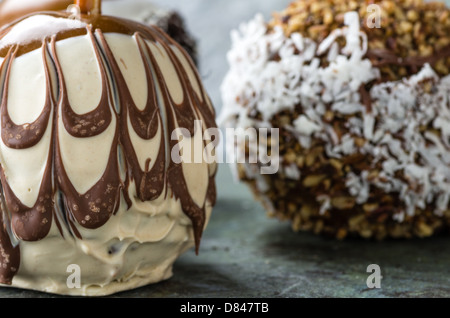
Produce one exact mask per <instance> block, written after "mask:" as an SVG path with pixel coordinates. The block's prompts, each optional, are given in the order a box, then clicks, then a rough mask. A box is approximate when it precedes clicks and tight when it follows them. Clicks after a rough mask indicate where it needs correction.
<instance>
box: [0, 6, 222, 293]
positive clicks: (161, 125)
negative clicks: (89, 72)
mask: <svg viewBox="0 0 450 318" xmlns="http://www.w3.org/2000/svg"><path fill="white" fill-rule="evenodd" d="M46 14H47V15H51V16H53V17H58V18H65V17H67V14H65V13H46ZM24 19H25V18H24ZM82 19H83V21H84V22H86V23H87V24H88V26H87V27H86V29H85V30H81V29H76V30H65V31H63V32H61V33H59V34H55V35H53V37H52V38H51V39H48V38H47V39H41V41H43V42H41V43H42V45H41V48H42V51H43V63H44V69H45V74H46V86H47V92H46V93H47V95H46V99H45V106H44V108H43V111H42V113H41V114H40V115H39V117H38V119H36V121H35V122H33V123H30V124H26V125H16V124H15V123H14V122H13V121H12V119H11V118H10V115H9V113H8V85H9V75H10V69H11V65H12V63H13V61H14V60H15V59H16V58H17V57H18V56H20V55H22V54H25V53H27V52H30V51H32V50H34V49H36V47H38V46H37V43H36V41H34V40H33V41H30V42H28V43H27V44H26V45H19V44H18V45H16V46H14V47H9V48H4V49H3V50H1V52H0V55H1V56H3V57H5V60H4V62H3V65H2V74H6V75H5V76H4V77H5V78H4V80H3V82H2V88H3V94H2V101H1V109H0V112H1V119H2V122H1V128H2V131H1V136H2V140H3V143H4V144H5V146H7V147H9V148H12V149H18V150H21V149H29V148H32V147H34V146H35V145H37V144H38V143H39V142H40V141H41V140H42V139H43V136H44V135H45V132H46V131H48V129H50V131H51V136H52V141H51V143H50V147H49V149H48V160H47V161H46V165H45V171H44V176H43V178H42V181H41V186H40V190H39V195H38V199H37V201H36V203H35V205H34V206H33V207H31V208H30V207H27V206H25V205H24V204H22V202H21V201H20V200H19V199H18V198H17V196H16V194H15V193H14V191H13V190H12V188H11V187H10V185H9V183H8V178H7V175H6V174H5V170H4V167H1V183H2V186H3V190H4V196H5V198H6V208H7V210H8V211H6V212H9V214H10V215H11V224H12V229H13V232H14V235H15V236H16V237H17V238H18V239H19V240H24V241H36V240H40V239H43V238H45V237H46V235H47V234H48V232H49V230H50V227H51V224H52V216H53V213H55V215H61V213H62V214H64V215H63V218H61V217H60V220H59V221H58V218H57V217H55V218H54V220H55V222H56V225H57V227H58V228H59V229H60V232H61V235H62V232H63V231H62V230H61V227H64V226H66V227H68V230H69V232H70V233H72V234H73V235H74V236H75V237H77V238H79V239H82V236H81V234H80V231H78V229H77V227H78V226H81V227H83V228H87V229H97V228H100V227H101V226H103V225H104V224H105V223H107V222H108V220H109V219H110V218H111V217H112V216H113V215H114V214H115V213H117V211H118V208H119V205H120V199H121V197H123V198H124V200H125V202H126V203H127V204H128V208H130V206H131V205H132V201H133V200H132V198H131V197H130V196H136V199H139V200H141V201H153V200H156V199H158V198H160V197H161V196H164V197H165V198H166V199H170V197H171V196H173V197H174V198H175V199H178V200H179V201H180V204H181V207H182V210H183V212H184V213H185V214H186V215H187V216H188V217H189V218H190V219H191V221H192V225H193V229H194V236H195V243H196V251H197V252H198V247H199V244H200V239H201V235H202V231H203V228H204V225H205V220H206V215H205V208H206V204H207V202H208V204H214V203H215V197H216V192H215V184H214V176H215V173H216V171H215V169H216V166H215V165H209V166H208V168H207V169H208V180H206V182H208V185H207V192H206V195H205V198H204V200H203V201H202V202H203V203H202V204H201V205H198V204H196V203H195V202H194V200H193V198H192V195H191V193H190V192H189V190H190V189H189V188H190V187H189V184H188V182H187V181H186V180H185V178H184V173H183V171H184V170H183V169H186V167H185V166H184V164H183V163H180V164H176V163H174V162H173V161H172V160H171V159H170V157H169V155H170V151H168V150H169V149H173V147H175V146H176V145H177V143H178V141H176V140H171V139H170V133H171V132H172V131H174V130H175V129H177V128H186V129H187V130H188V131H189V132H190V133H191V136H193V134H194V131H195V130H194V121H195V120H202V121H203V122H204V125H203V129H204V130H205V129H208V128H213V127H216V126H215V121H214V118H215V114H214V110H213V108H212V107H211V105H210V104H208V102H209V97H208V96H207V94H206V92H205V90H204V89H203V87H202V85H201V81H200V78H199V76H198V74H197V73H196V72H195V67H194V66H193V64H192V61H191V59H190V58H189V57H188V56H187V55H186V53H185V52H184V51H183V50H182V49H181V48H180V47H179V45H178V44H177V43H175V42H174V41H173V40H171V39H170V38H168V37H167V36H166V35H165V34H164V33H163V32H162V31H161V30H160V29H158V28H157V27H146V26H144V25H141V24H138V23H134V22H131V21H127V20H122V19H118V18H112V17H103V16H96V17H85V16H83V18H82ZM18 22H20V21H18ZM18 22H16V23H18ZM13 27H14V24H13V25H11V26H10V27H9V28H8V30H11V28H13ZM105 33H120V34H125V35H129V36H132V37H134V39H135V41H136V43H137V46H138V48H139V52H140V55H141V57H142V61H143V64H144V68H145V75H146V80H147V90H148V98H147V101H146V104H145V107H144V108H143V109H142V110H140V109H139V108H138V107H137V106H136V104H135V102H134V101H133V98H132V95H131V92H130V90H129V88H128V86H127V83H126V81H125V78H124V75H123V74H122V72H121V70H120V68H119V65H118V62H117V61H116V59H115V57H114V53H113V51H112V49H111V48H110V46H109V44H108V41H107V39H106V38H105V36H104V34H105ZM5 34H7V32H3V33H2V34H1V35H0V43H1V38H2V37H3V36H5ZM84 34H86V35H87V36H88V38H89V39H90V42H91V44H92V47H93V49H94V52H95V58H96V60H97V64H98V67H99V72H100V78H101V89H102V91H101V97H100V101H99V103H98V105H97V107H96V108H95V109H94V110H93V111H91V112H89V113H86V114H82V115H80V114H77V113H76V112H75V111H74V110H73V108H72V106H71V105H70V100H69V96H68V90H67V87H66V81H65V77H67V76H70V74H65V73H64V69H63V67H62V65H61V63H60V62H59V59H58V51H57V50H56V43H57V42H58V41H60V40H62V39H66V38H69V37H73V36H79V35H84ZM148 43H153V44H154V45H156V46H157V47H159V49H160V50H164V51H165V52H166V53H167V56H168V57H169V59H170V63H171V64H172V65H173V67H174V69H175V71H176V75H177V77H178V80H179V82H180V84H181V87H182V94H183V99H182V101H181V103H178V104H177V103H175V101H174V100H173V98H172V96H171V94H170V90H169V86H168V83H167V82H166V79H165V78H164V73H163V71H162V69H161V66H160V65H159V64H158V60H157V58H156V57H155V56H154V55H153V54H152V50H151V49H150V47H149V44H148ZM172 47H177V49H179V50H180V52H182V54H183V55H184V57H185V58H186V61H187V62H188V64H189V67H190V68H192V70H194V71H193V72H194V75H195V81H196V82H197V83H196V84H198V87H199V88H200V96H198V95H197V94H198V93H197V92H196V91H195V89H194V87H193V83H191V82H190V79H189V76H188V74H187V72H186V70H185V69H184V67H183V64H182V62H181V61H180V60H179V58H178V57H177V55H176V54H175V53H174V51H173V49H172ZM49 50H50V52H51V54H50V53H49ZM5 52H7V54H5ZM2 54H3V55H2ZM50 70H53V71H54V74H55V77H56V79H55V80H54V81H52V80H51V76H50V74H53V73H51V71H50ZM53 92H56V96H54V93H53ZM55 101H57V102H55ZM63 129H64V130H66V131H67V133H68V134H70V136H72V137H74V138H78V139H88V138H92V137H95V136H100V135H102V134H104V133H106V132H107V131H110V129H114V135H113V138H112V143H111V147H110V152H109V155H108V161H107V165H106V168H105V170H104V173H103V175H102V176H101V178H100V179H99V180H98V181H97V183H96V184H95V185H94V186H92V187H91V188H90V189H89V190H88V191H87V192H86V193H78V192H77V190H76V188H75V186H74V185H73V183H72V181H71V179H70V177H69V175H68V173H67V167H66V166H65V163H64V160H63V155H62V149H61V144H60V140H61V136H60V131H61V130H63ZM130 129H133V131H134V132H135V134H136V135H137V136H138V137H139V138H140V139H142V140H147V141H150V140H153V139H155V138H158V139H159V146H158V149H157V150H158V152H157V155H156V157H155V158H147V159H146V164H145V167H144V169H143V168H142V167H141V165H140V163H139V158H138V155H137V153H136V150H135V147H134V145H133V141H132V140H133V138H132V137H131V134H130ZM17 136H20V138H17ZM204 145H205V146H206V142H204ZM120 154H123V158H124V161H125V162H124V163H123V166H124V168H125V172H126V174H125V177H124V178H122V177H121V172H120V171H121V170H120V166H119V157H120ZM132 183H134V184H135V185H136V193H131V192H130V191H129V187H130V185H131V184H132ZM55 202H56V203H55ZM58 202H60V203H61V204H59V203H58ZM55 204H57V205H58V206H55ZM62 205H63V207H62ZM125 213H126V212H125ZM3 221H5V222H7V220H3ZM3 224H4V225H5V224H6V223H3ZM11 239H12V238H10V237H9V235H8V233H7V231H6V230H5V227H3V230H2V231H0V241H1V242H0V243H1V246H0V248H2V249H3V250H4V251H5V253H2V254H1V255H10V257H9V263H8V260H6V256H1V257H2V258H0V260H1V261H2V264H3V265H4V266H3V267H2V269H1V270H2V272H0V274H1V275H2V276H1V277H0V283H5V284H10V283H11V281H12V277H13V276H14V274H15V273H16V271H17V269H18V266H19V259H20V252H19V246H16V247H13V246H12V243H11V241H12V240H11ZM19 245H20V244H19ZM5 264H6V265H5Z"/></svg>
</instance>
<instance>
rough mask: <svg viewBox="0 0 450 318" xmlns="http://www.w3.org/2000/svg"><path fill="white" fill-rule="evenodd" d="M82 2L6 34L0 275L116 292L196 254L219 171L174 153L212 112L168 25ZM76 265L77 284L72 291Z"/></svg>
mask: <svg viewBox="0 0 450 318" xmlns="http://www.w3.org/2000/svg"><path fill="white" fill-rule="evenodd" d="M76 4H77V7H76V8H77V10H73V12H67V13H66V12H40V13H32V14H29V15H26V16H24V17H22V18H20V19H18V20H15V22H13V23H12V24H10V25H8V26H7V27H5V28H3V29H2V31H1V35H0V62H1V63H2V65H1V69H0V80H1V82H0V84H1V91H2V94H1V110H0V112H1V126H0V135H1V138H0V163H1V169H0V176H1V185H2V192H1V194H2V205H1V208H2V220H1V221H2V222H3V225H4V227H3V228H2V230H1V231H0V244H1V248H2V251H3V252H2V253H1V255H0V261H1V263H2V266H1V267H0V282H1V283H3V284H10V285H12V286H16V287H22V288H30V289H36V290H41V291H47V292H52V293H63V294H76V295H101V294H111V293H114V292H117V291H121V290H125V289H130V288H134V287H138V286H142V285H144V284H148V283H153V282H157V281H160V280H163V279H166V278H168V277H170V276H171V274H172V273H171V268H172V264H173V262H174V261H175V259H176V258H177V257H178V256H179V255H180V254H181V253H182V252H184V251H185V250H186V249H188V248H190V247H192V246H193V245H194V242H195V244H196V246H197V251H198V246H199V243H200V238H201V234H202V231H203V229H204V227H205V224H206V223H207V220H208V218H209V215H210V212H211V209H212V206H213V205H214V202H215V185H214V176H215V171H216V165H215V164H207V163H206V162H201V163H189V162H186V163H185V162H183V161H182V162H180V163H178V161H174V160H172V159H173V158H172V157H171V150H172V149H173V148H174V147H176V146H177V143H178V140H172V139H173V138H171V135H172V132H173V131H176V130H177V129H178V130H180V129H184V131H188V132H189V134H190V135H189V136H188V135H185V136H183V143H185V144H187V145H189V144H190V143H194V142H195V141H196V140H198V139H199V138H202V136H203V133H204V131H205V130H206V129H208V128H213V127H215V122H214V117H215V116H214V109H213V107H212V105H211V102H210V100H209V97H208V96H207V94H206V92H205V90H204V88H203V86H202V83H201V81H200V78H199V76H198V73H197V71H196V69H195V67H194V65H193V64H192V61H191V59H190V58H189V57H188V56H187V54H186V52H185V51H184V50H183V49H182V48H181V47H180V46H179V45H178V44H177V43H176V42H174V41H173V40H172V39H170V38H169V37H168V36H167V35H166V34H165V33H164V32H163V31H162V30H161V29H159V28H157V27H150V26H145V25H142V24H139V23H135V22H132V21H129V20H122V19H120V18H114V17H110V16H104V15H101V2H100V1H76ZM195 121H197V122H201V123H202V124H201V126H200V128H201V129H194V122H195ZM200 140H203V139H200ZM71 265H76V266H78V267H79V269H80V270H81V277H82V280H81V286H80V288H70V286H68V285H67V276H68V274H67V269H68V267H69V266H71Z"/></svg>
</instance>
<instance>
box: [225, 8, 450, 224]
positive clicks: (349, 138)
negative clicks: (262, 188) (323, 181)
mask: <svg viewBox="0 0 450 318" xmlns="http://www.w3.org/2000/svg"><path fill="white" fill-rule="evenodd" d="M345 24H346V26H345V27H343V28H341V29H336V30H334V31H333V32H332V33H331V34H330V35H329V36H328V37H327V38H326V39H325V40H324V41H323V42H321V43H320V44H319V45H318V44H316V43H315V42H314V41H312V40H311V39H309V38H306V37H303V36H302V35H300V34H298V33H294V34H292V35H291V36H290V37H289V38H288V37H286V36H285V35H284V34H283V31H282V30H281V29H278V28H275V30H274V31H273V32H271V33H268V32H267V28H266V25H265V23H264V21H263V19H262V17H261V16H257V17H256V18H255V19H254V20H252V21H250V22H249V23H248V24H245V25H242V26H241V28H240V32H237V31H236V32H234V33H233V48H232V50H231V51H230V53H229V55H228V60H229V63H230V71H229V73H228V74H227V76H226V78H225V80H224V83H223V86H222V93H223V94H222V96H223V102H224V107H223V112H222V115H221V116H220V120H219V121H220V122H221V123H222V125H231V126H238V127H239V126H240V125H241V124H242V123H244V121H245V124H246V125H249V126H255V125H257V123H258V122H260V120H255V119H253V118H249V116H248V114H249V113H251V111H254V110H256V111H259V112H260V113H261V115H262V122H264V123H267V122H269V120H270V118H271V117H272V116H273V115H274V114H277V113H279V112H281V111H283V110H292V109H293V108H294V107H295V106H296V105H299V104H300V105H301V107H302V109H303V114H302V115H301V116H300V117H298V118H297V119H296V120H295V121H294V123H293V126H292V127H285V128H286V129H288V130H289V131H292V132H293V133H294V134H296V136H297V137H298V140H299V142H300V144H301V145H302V146H303V147H310V145H311V140H312V138H313V137H314V138H319V139H321V140H322V141H323V142H324V144H325V151H326V154H327V156H329V157H330V158H342V157H344V156H347V155H350V154H354V153H357V152H360V153H361V154H363V155H366V156H368V158H372V162H370V163H369V164H368V166H369V167H368V171H358V172H354V171H350V172H349V173H347V176H346V180H345V182H346V186H347V189H348V191H349V193H350V194H351V195H352V196H354V197H355V198H356V200H357V203H358V204H364V203H365V202H367V200H368V198H369V194H370V189H371V187H374V188H378V189H381V190H383V191H385V192H386V193H396V194H397V193H398V194H399V198H400V200H401V201H402V202H403V203H404V205H405V211H401V210H399V211H398V213H396V214H395V215H394V216H393V217H394V219H395V220H397V221H399V222H401V221H402V220H403V219H404V217H405V213H406V214H408V215H413V214H414V213H415V209H416V208H422V209H423V208H425V207H426V206H427V204H430V203H433V202H434V205H435V207H436V208H435V211H434V212H435V213H436V214H438V215H440V214H442V213H443V212H444V211H445V210H447V209H448V204H449V200H450V198H449V197H450V98H449V96H450V76H447V77H444V78H439V76H438V75H437V74H436V73H435V72H434V70H433V69H432V68H431V67H430V66H429V65H425V66H424V67H423V68H422V69H421V70H420V71H419V72H418V73H417V74H416V75H414V76H411V77H410V78H405V79H403V80H402V81H397V82H387V83H382V84H377V85H374V86H373V87H372V89H371V91H370V92H369V94H370V99H371V101H372V105H371V106H372V107H371V109H370V110H368V109H367V108H366V107H365V106H364V105H363V104H362V102H361V96H360V94H359V89H360V87H361V85H364V84H366V83H369V82H371V81H372V80H374V79H376V78H377V77H379V71H378V69H376V68H375V67H373V65H372V64H371V62H370V61H369V60H368V59H366V58H365V53H366V50H367V36H366V34H365V33H364V32H362V31H361V30H360V26H359V17H358V14H357V13H356V12H348V13H346V14H345ZM340 37H344V38H345V40H346V46H345V47H344V48H342V49H341V50H339V48H338V45H337V42H336V41H337V39H338V38H340ZM296 50H297V52H296ZM325 53H328V55H327V59H328V60H329V65H327V66H325V67H324V66H321V65H320V61H319V58H318V56H320V55H323V54H325ZM276 54H278V56H279V57H280V59H279V60H278V59H277V60H276V61H274V60H273V59H272V57H273V56H275V55H276ZM424 82H429V83H430V84H431V85H432V86H433V89H432V90H431V92H432V93H427V92H426V91H424V85H423V83H424ZM325 105H331V109H332V110H333V111H334V112H335V113H340V114H344V115H348V116H350V117H349V119H348V122H347V125H348V127H347V128H348V130H349V133H347V134H345V135H344V136H342V137H341V138H338V136H337V134H336V132H335V131H334V128H333V126H332V125H330V124H328V123H326V122H324V121H323V120H322V118H323V114H324V111H325ZM241 116H244V117H245V119H243V118H242V117H241ZM236 118H237V119H236ZM249 126H246V127H249ZM429 126H431V127H433V128H435V129H437V130H439V131H440V134H435V133H433V132H431V131H425V132H424V133H420V131H423V130H421V127H429ZM355 137H362V138H364V139H365V140H366V141H367V142H366V143H365V145H364V146H362V147H358V146H356V145H355V142H354V138H355ZM377 163H380V164H381V167H382V170H381V171H380V172H379V174H378V177H375V178H373V177H371V178H370V179H369V178H368V174H369V170H370V169H373V166H374V165H375V164H377ZM288 169H290V168H288ZM399 175H400V177H399ZM317 200H318V202H319V203H321V206H322V208H321V212H322V213H324V211H325V210H326V209H328V208H329V206H328V203H327V202H328V201H329V200H328V201H327V200H326V198H321V199H320V200H319V198H317Z"/></svg>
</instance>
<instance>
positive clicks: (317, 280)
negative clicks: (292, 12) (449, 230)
mask: <svg viewBox="0 0 450 318" xmlns="http://www.w3.org/2000/svg"><path fill="white" fill-rule="evenodd" d="M155 2H157V3H160V4H162V5H164V6H166V7H176V8H177V9H178V10H179V11H180V12H181V13H182V14H183V15H184V16H185V17H186V19H187V23H188V25H189V28H190V29H191V30H192V32H193V33H194V34H196V36H197V38H198V39H199V44H200V48H199V51H200V53H201V73H202V77H203V78H204V82H205V85H206V87H207V89H208V92H209V93H210V95H211V97H212V100H213V102H214V104H215V106H216V108H217V109H218V110H219V109H220V103H221V102H220V91H219V87H220V83H221V81H222V79H223V76H224V75H225V73H226V70H227V64H226V57H225V56H226V51H227V50H228V48H229V46H230V40H229V31H230V30H231V29H232V28H235V27H236V26H238V25H239V23H240V22H241V21H243V20H247V19H249V18H251V17H253V16H254V14H255V13H256V12H258V11H261V12H263V13H264V14H265V16H266V17H268V16H269V13H270V12H271V11H272V10H278V9H281V8H283V7H284V6H286V4H287V3H289V2H290V0H244V1H243V0H226V1H225V0H221V1H211V0H189V1H185V0H155ZM217 183H218V202H217V206H216V208H215V209H214V212H213V215H212V218H211V221H210V224H209V226H208V228H207V230H206V231H205V233H204V236H203V240H202V244H201V248H200V254H199V256H196V255H195V253H194V251H193V250H190V251H188V252H187V253H186V254H184V255H183V256H182V257H181V258H180V259H179V260H178V261H177V262H176V264H175V267H174V276H173V277H172V278H171V279H169V280H167V281H165V282H161V283H158V284H155V285H150V286H146V287H143V288H139V289H136V290H133V291H129V292H124V293H120V294H117V295H114V296H112V297H187V298H199V297H251V298H264V297H449V296H450V237H449V236H442V237H436V238H430V239H425V240H420V239H414V240H401V241H394V240H391V241H385V242H374V241H364V240H347V241H344V242H338V241H334V240H330V239H326V238H322V237H316V236H314V235H311V234H306V233H293V232H292V231H291V228H290V225H289V224H287V223H282V222H279V221H277V220H271V219H267V218H266V216H265V212H264V210H263V209H262V207H261V206H260V205H259V203H257V202H256V201H255V200H254V199H253V198H252V196H251V194H250V192H249V191H248V189H247V188H246V187H245V186H244V185H242V184H236V183H234V181H233V180H232V177H231V174H230V172H229V167H227V166H226V165H221V166H220V170H219V175H218V178H217ZM369 264H378V265H380V267H381V272H382V276H383V279H382V281H381V289H368V288H367V285H366V279H367V277H368V275H369V273H367V272H366V269H367V266H368V265H369ZM0 297H56V296H54V295H47V294H44V293H37V292H32V291H25V290H19V289H12V288H0Z"/></svg>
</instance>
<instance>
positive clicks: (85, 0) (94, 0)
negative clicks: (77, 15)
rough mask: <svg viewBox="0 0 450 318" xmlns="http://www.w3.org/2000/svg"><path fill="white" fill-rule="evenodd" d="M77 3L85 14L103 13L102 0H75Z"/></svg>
mask: <svg viewBox="0 0 450 318" xmlns="http://www.w3.org/2000/svg"><path fill="white" fill-rule="evenodd" d="M75 4H76V5H77V6H79V7H80V11H81V13H83V14H101V13H102V0H75Z"/></svg>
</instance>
